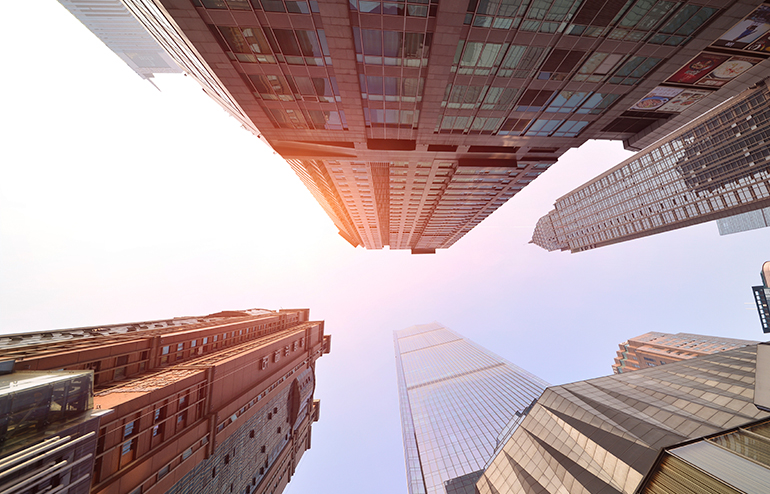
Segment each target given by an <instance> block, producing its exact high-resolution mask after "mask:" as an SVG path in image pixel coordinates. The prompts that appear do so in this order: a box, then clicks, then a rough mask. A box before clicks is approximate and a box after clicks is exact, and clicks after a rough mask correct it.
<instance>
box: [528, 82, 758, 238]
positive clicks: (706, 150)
mask: <svg viewBox="0 0 770 494" xmlns="http://www.w3.org/2000/svg"><path fill="white" fill-rule="evenodd" d="M768 138H770V90H769V89H768V87H767V85H766V84H765V82H764V81H763V82H762V83H761V84H758V85H756V86H755V87H753V88H751V89H748V90H746V91H744V92H743V93H741V94H740V95H739V96H736V97H735V98H733V99H731V100H730V101H729V102H727V103H725V104H723V105H722V106H719V107H717V108H715V109H714V110H712V111H711V112H709V113H707V114H705V115H703V116H702V117H699V118H697V119H696V120H694V121H693V122H692V123H690V124H688V125H686V126H684V127H683V128H681V129H679V130H678V131H676V132H674V133H673V134H671V135H669V136H667V137H666V138H665V139H662V140H661V141H659V142H657V143H656V144H655V145H653V146H650V147H649V148H647V149H645V150H644V151H642V152H640V153H637V154H635V155H634V156H632V157H631V158H629V159H627V160H626V161H624V162H623V163H621V164H619V165H618V166H616V167H614V168H612V169H610V170H609V171H607V172H605V173H604V174H602V175H600V176H598V177H596V178H595V179H593V180H592V181H590V182H588V183H586V184H584V185H582V186H581V187H579V188H577V189H575V190H573V191H572V192H570V193H568V194H567V195H564V196H562V197H560V198H559V199H558V200H557V201H556V204H555V209H554V210H552V211H551V212H550V213H548V214H547V215H546V216H544V217H542V218H541V219H540V220H539V221H538V222H537V226H536V228H535V232H534V233H533V235H532V242H533V243H535V244H537V245H539V246H540V247H542V248H544V249H547V250H549V251H553V250H557V249H561V250H569V251H571V252H581V251H585V250H589V249H593V248H596V247H602V246H605V245H610V244H614V243H618V242H624V241H626V240H631V239H635V238H640V237H645V236H647V235H654V234H656V233H662V232H666V231H669V230H675V229H677V228H682V227H685V226H690V225H695V224H698V223H703V222H705V221H712V220H716V219H719V218H726V217H730V216H734V215H736V214H740V213H745V212H747V211H752V210H756V209H761V208H765V207H768V206H770V147H768V145H767V143H766V140H767V139H768Z"/></svg>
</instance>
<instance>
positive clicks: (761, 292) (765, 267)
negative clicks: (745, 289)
mask: <svg viewBox="0 0 770 494" xmlns="http://www.w3.org/2000/svg"><path fill="white" fill-rule="evenodd" d="M759 276H760V278H761V279H762V284H761V285H758V286H753V287H751V289H752V291H753V292H754V302H756V304H757V312H759V322H760V324H761V325H762V332H764V333H770V261H767V262H765V263H764V264H762V270H761V271H760V272H759Z"/></svg>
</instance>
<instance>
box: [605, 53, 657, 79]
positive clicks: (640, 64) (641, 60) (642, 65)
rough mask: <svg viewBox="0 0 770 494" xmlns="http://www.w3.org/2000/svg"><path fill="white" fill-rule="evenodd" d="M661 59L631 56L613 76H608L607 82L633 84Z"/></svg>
mask: <svg viewBox="0 0 770 494" xmlns="http://www.w3.org/2000/svg"><path fill="white" fill-rule="evenodd" d="M661 60H662V59H661V58H652V57H647V58H646V57H633V58H631V59H630V60H629V61H627V62H626V63H625V64H623V66H622V67H621V68H620V69H618V71H617V72H615V75H614V76H613V77H610V81H609V82H610V83H612V84H624V85H628V86H633V85H634V84H636V83H637V82H639V81H640V80H641V79H642V78H643V77H644V76H646V75H647V74H648V73H649V72H650V70H652V69H653V68H654V67H655V66H656V65H658V64H659V63H660V61H661Z"/></svg>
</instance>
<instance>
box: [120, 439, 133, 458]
mask: <svg viewBox="0 0 770 494" xmlns="http://www.w3.org/2000/svg"><path fill="white" fill-rule="evenodd" d="M133 448H134V440H133V439H131V440H130V441H126V442H124V443H123V446H122V447H121V449H120V454H121V456H122V455H127V454H129V453H130V452H131V450H132V449H133Z"/></svg>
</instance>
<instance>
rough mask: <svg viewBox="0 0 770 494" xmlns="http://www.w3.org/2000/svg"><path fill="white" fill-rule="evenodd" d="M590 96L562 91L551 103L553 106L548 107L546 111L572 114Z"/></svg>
mask: <svg viewBox="0 0 770 494" xmlns="http://www.w3.org/2000/svg"><path fill="white" fill-rule="evenodd" d="M589 94H590V93H584V92H576V91H561V92H560V93H559V94H557V95H556V97H555V98H554V99H553V100H552V101H551V104H550V105H548V107H547V108H546V109H545V111H547V112H551V113H571V112H573V111H575V108H577V107H578V106H579V105H580V104H581V103H582V102H583V101H585V99H586V96H588V95H589Z"/></svg>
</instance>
